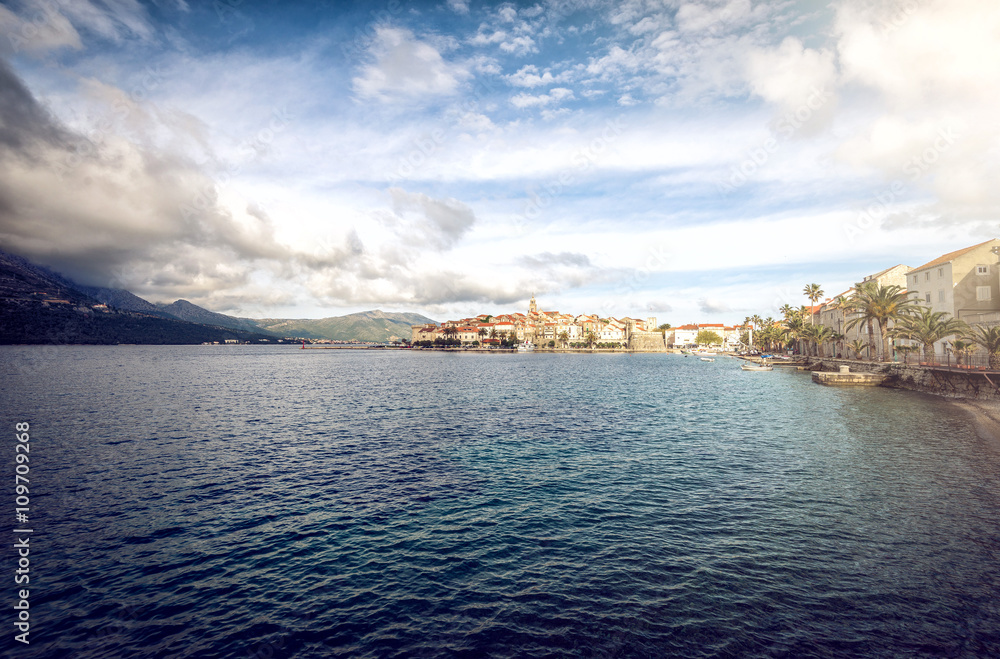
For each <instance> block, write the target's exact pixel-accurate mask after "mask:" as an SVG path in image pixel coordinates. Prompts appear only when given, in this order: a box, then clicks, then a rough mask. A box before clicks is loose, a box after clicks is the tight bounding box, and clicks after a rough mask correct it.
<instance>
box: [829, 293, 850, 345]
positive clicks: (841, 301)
mask: <svg viewBox="0 0 1000 659" xmlns="http://www.w3.org/2000/svg"><path fill="white" fill-rule="evenodd" d="M830 307H831V308H832V309H835V310H836V311H839V312H840V322H839V323H837V330H838V331H840V332H845V331H847V312H848V311H850V310H851V301H850V300H849V299H848V298H846V297H844V296H843V295H838V296H837V297H836V298H834V300H833V302H832V303H831V304H830ZM845 338H847V337H846V336H845V335H843V334H841V335H840V338H839V339H837V341H843V340H844V339H845Z"/></svg>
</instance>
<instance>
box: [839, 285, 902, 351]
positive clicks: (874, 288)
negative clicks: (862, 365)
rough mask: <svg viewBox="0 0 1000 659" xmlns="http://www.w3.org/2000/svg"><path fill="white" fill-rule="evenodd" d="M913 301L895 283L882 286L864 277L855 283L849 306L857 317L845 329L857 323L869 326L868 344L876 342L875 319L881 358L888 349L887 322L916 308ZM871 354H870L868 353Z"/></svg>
mask: <svg viewBox="0 0 1000 659" xmlns="http://www.w3.org/2000/svg"><path fill="white" fill-rule="evenodd" d="M918 308H919V307H918V305H917V303H916V301H914V300H913V299H911V298H910V297H909V294H908V293H907V292H906V291H905V290H903V288H902V287H900V286H896V285H895V284H893V285H890V286H883V285H882V284H880V283H878V282H877V281H866V282H862V283H860V284H857V285H856V286H855V287H854V293H853V294H852V295H851V300H850V309H851V311H853V312H854V313H855V314H856V317H855V318H853V319H851V321H850V322H848V323H847V329H851V328H853V327H857V326H858V325H860V324H864V325H867V326H868V343H869V347H870V346H872V345H875V327H874V325H875V323H878V329H879V333H880V334H881V335H882V342H881V344H880V346H879V348H880V350H881V351H882V354H881V358H882V359H883V360H884V359H885V358H886V355H888V353H889V323H890V322H892V323H897V322H900V321H901V319H903V318H905V317H907V316H908V315H909V314H913V313H915V312H916V310H917V309H918ZM870 356H871V355H869V357H870Z"/></svg>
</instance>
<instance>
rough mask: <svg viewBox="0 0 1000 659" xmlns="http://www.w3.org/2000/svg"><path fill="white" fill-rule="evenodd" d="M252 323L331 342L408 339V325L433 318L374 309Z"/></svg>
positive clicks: (287, 333)
mask: <svg viewBox="0 0 1000 659" xmlns="http://www.w3.org/2000/svg"><path fill="white" fill-rule="evenodd" d="M255 322H256V323H257V326H258V327H259V328H260V329H262V330H267V331H269V332H272V333H274V334H278V335H280V336H301V337H303V338H307V339H330V340H333V341H389V340H391V339H392V338H393V337H395V338H397V339H409V338H410V325H423V324H426V323H434V322H435V321H433V320H431V319H430V318H427V317H426V316H421V315H420V314H416V313H391V312H385V311H381V310H378V309H376V310H374V311H362V312H360V313H352V314H348V315H346V316H334V317H331V318H316V319H309V318H300V319H288V318H262V319H260V320H257V321H255Z"/></svg>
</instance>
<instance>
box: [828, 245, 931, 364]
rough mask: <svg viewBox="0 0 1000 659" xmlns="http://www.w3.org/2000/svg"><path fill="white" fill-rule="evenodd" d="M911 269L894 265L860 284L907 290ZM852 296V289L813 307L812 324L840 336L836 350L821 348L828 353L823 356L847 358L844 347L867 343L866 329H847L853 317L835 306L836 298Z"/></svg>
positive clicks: (861, 327) (861, 326)
mask: <svg viewBox="0 0 1000 659" xmlns="http://www.w3.org/2000/svg"><path fill="white" fill-rule="evenodd" d="M910 270H912V268H910V266H907V265H902V264H898V265H894V266H892V267H890V268H886V269H885V270H880V271H879V272H876V273H874V274H871V275H867V276H865V277H864V278H863V279H862V280H861V283H865V282H869V281H873V282H875V283H877V284H879V285H880V286H899V287H900V288H902V289H903V290H906V289H907V288H906V287H907V273H909V272H910ZM852 295H854V287H853V286H852V287H851V288H848V289H847V290H846V291H844V292H842V293H839V294H837V295H834V296H833V297H832V298H827V299H826V300H824V301H823V303H822V304H819V305H816V307H813V309H815V311H814V313H813V322H814V323H815V324H817V325H825V326H826V327H829V328H830V329H831V330H833V332H834V333H835V334H840V335H842V336H843V337H844V338H842V339H841V340H840V341H839V342H838V345H837V347H836V348H833V347H823V348H821V350H823V351H824V352H825V353H829V354H827V355H825V356H835V355H838V354H839V355H841V356H843V357H847V356H848V352H849V351H846V352H845V350H846V346H847V345H848V344H849V343H851V342H852V341H854V340H856V339H860V340H861V341H865V342H867V341H868V328H867V327H865V326H864V325H862V324H860V323H859V324H858V325H855V326H854V327H851V328H850V329H848V327H847V325H848V323H850V321H851V319H852V317H853V316H851V314H850V313H848V312H847V311H845V310H844V309H840V308H839V306H838V305H837V304H836V302H837V298H840V297H843V298H850V297H851V296H852ZM875 333H876V335H879V331H878V328H876V329H875ZM876 340H877V338H876Z"/></svg>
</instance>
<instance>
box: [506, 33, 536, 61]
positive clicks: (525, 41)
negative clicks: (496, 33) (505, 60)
mask: <svg viewBox="0 0 1000 659" xmlns="http://www.w3.org/2000/svg"><path fill="white" fill-rule="evenodd" d="M500 50H502V51H503V52H505V53H511V54H513V55H518V56H523V55H527V54H529V53H537V52H538V46H536V45H535V40H534V39H532V38H531V37H529V36H526V35H522V36H519V37H513V38H511V39H506V40H504V41H503V42H502V43H501V44H500Z"/></svg>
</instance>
